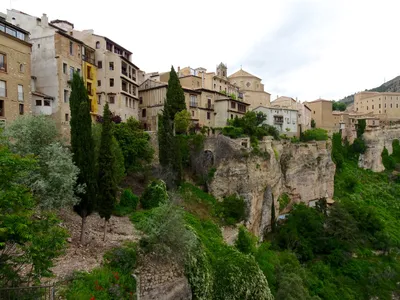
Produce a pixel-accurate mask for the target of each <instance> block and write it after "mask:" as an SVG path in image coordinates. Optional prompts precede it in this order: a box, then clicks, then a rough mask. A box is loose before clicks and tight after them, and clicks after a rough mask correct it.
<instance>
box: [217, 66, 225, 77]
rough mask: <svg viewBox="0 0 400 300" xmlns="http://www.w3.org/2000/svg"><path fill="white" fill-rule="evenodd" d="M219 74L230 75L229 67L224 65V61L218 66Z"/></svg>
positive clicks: (220, 75) (222, 75) (221, 75)
mask: <svg viewBox="0 0 400 300" xmlns="http://www.w3.org/2000/svg"><path fill="white" fill-rule="evenodd" d="M217 75H218V76H219V77H224V78H227V76H228V67H227V66H226V65H224V64H223V63H220V64H219V65H218V66H217Z"/></svg>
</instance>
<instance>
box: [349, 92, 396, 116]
mask: <svg viewBox="0 0 400 300" xmlns="http://www.w3.org/2000/svg"><path fill="white" fill-rule="evenodd" d="M353 109H354V111H355V112H356V113H372V114H373V115H374V116H376V117H378V118H379V119H381V120H382V121H395V120H399V119H400V93H378V92H360V93H357V94H355V95H354V108H353Z"/></svg>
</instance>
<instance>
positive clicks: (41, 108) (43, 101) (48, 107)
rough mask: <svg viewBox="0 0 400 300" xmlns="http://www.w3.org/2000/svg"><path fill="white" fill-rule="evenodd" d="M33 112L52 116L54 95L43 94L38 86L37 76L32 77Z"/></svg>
mask: <svg viewBox="0 0 400 300" xmlns="http://www.w3.org/2000/svg"><path fill="white" fill-rule="evenodd" d="M31 78H32V79H31V93H32V113H33V114H34V115H47V116H51V115H52V113H53V111H52V106H53V103H54V97H52V96H49V95H46V94H43V93H42V92H40V91H38V90H37V88H36V77H34V76H32V77H31Z"/></svg>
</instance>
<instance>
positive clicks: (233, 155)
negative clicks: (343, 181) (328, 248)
mask: <svg viewBox="0 0 400 300" xmlns="http://www.w3.org/2000/svg"><path fill="white" fill-rule="evenodd" d="M260 149H261V151H265V153H266V154H265V155H263V156H259V155H255V154H253V153H252V152H251V149H246V148H244V147H242V146H241V145H239V144H235V142H234V140H230V139H229V138H227V137H224V136H221V135H220V136H217V137H213V138H209V139H207V140H206V143H205V150H206V151H213V153H214V167H215V168H216V172H215V175H214V178H213V180H212V181H211V182H210V183H209V186H208V188H209V192H210V193H211V194H213V195H214V196H216V197H217V198H220V199H221V198H223V197H225V196H228V195H231V194H238V195H240V196H242V197H244V199H245V200H246V203H247V208H248V218H247V221H246V226H247V227H248V228H249V230H251V231H252V232H253V233H254V234H256V235H258V236H260V237H262V236H263V234H264V233H265V231H267V230H269V229H270V224H271V209H272V203H274V207H275V210H276V211H275V215H276V216H278V215H279V213H285V212H288V211H289V210H290V209H291V207H292V206H293V204H295V203H299V202H304V203H306V204H308V202H310V201H312V200H316V199H319V198H323V197H329V198H330V197H332V196H333V190H334V175H335V170H336V166H335V164H334V163H333V162H332V159H331V151H330V149H331V145H330V142H325V141H323V142H310V143H299V144H292V143H290V142H288V141H273V140H272V139H271V138H268V137H267V138H265V139H264V140H263V141H262V142H260ZM282 193H287V194H288V195H289V197H290V198H291V202H290V203H289V205H288V206H287V207H286V208H285V209H284V210H282V211H281V212H279V203H278V198H279V196H280V195H282Z"/></svg>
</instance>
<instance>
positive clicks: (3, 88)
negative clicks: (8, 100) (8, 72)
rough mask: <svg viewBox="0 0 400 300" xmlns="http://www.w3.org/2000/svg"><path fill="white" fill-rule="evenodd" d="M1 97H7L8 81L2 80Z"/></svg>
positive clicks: (0, 82) (0, 83) (0, 86)
mask: <svg viewBox="0 0 400 300" xmlns="http://www.w3.org/2000/svg"><path fill="white" fill-rule="evenodd" d="M0 97H7V87H6V82H5V81H3V80H0Z"/></svg>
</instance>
